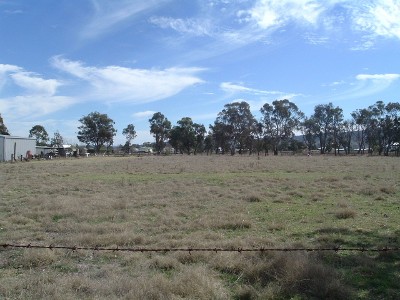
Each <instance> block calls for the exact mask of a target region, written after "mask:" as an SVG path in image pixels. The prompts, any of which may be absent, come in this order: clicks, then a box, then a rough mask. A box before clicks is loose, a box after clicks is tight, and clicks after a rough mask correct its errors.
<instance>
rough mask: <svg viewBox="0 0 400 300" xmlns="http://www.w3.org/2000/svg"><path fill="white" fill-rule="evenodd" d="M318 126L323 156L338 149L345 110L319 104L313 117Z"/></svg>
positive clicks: (317, 130)
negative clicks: (333, 149)
mask: <svg viewBox="0 0 400 300" xmlns="http://www.w3.org/2000/svg"><path fill="white" fill-rule="evenodd" d="M311 118H312V119H313V120H314V122H315V125H316V128H315V129H316V135H317V137H318V139H319V146H320V152H321V154H324V153H325V152H327V151H330V150H331V149H332V147H334V148H335V154H336V149H337V147H338V133H339V129H340V127H341V122H342V121H343V110H342V109H341V108H340V107H338V106H337V107H334V106H333V104H332V103H329V104H319V105H317V106H315V108H314V114H313V115H312V116H311Z"/></svg>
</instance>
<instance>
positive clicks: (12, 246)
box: [0, 243, 400, 253]
mask: <svg viewBox="0 0 400 300" xmlns="http://www.w3.org/2000/svg"><path fill="white" fill-rule="evenodd" d="M0 247H2V248H4V249H17V248H25V249H50V250H53V249H64V250H72V251H77V250H89V251H113V252H116V251H120V252H142V253H143V252H189V253H190V252H216V253H217V252H238V253H242V252H267V251H271V252H273V251H275V252H295V251H307V252H318V251H334V252H339V251H340V252H342V251H357V252H387V251H400V247H381V248H379V247H370V248H366V247H340V246H337V247H324V248H301V247H300V248H264V247H261V248H241V247H238V248H219V247H215V248H209V247H207V248H190V247H189V248H140V247H138V248H120V247H100V246H94V247H89V246H87V247H86V246H60V245H47V246H46V245H34V244H8V243H5V244H0Z"/></svg>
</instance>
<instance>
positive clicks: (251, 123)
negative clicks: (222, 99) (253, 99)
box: [211, 101, 256, 155]
mask: <svg viewBox="0 0 400 300" xmlns="http://www.w3.org/2000/svg"><path fill="white" fill-rule="evenodd" d="M255 124H256V120H255V118H254V116H253V114H252V113H251V111H250V105H249V104H248V103H247V102H245V101H242V102H233V103H229V104H226V105H225V106H224V109H223V110H222V111H221V112H219V113H218V116H217V119H216V120H215V122H214V126H211V129H212V130H213V131H214V133H215V134H216V136H218V139H219V142H217V144H220V145H221V146H222V147H226V146H227V145H226V142H228V144H229V148H230V151H231V154H232V155H233V154H235V151H236V149H238V150H239V153H242V152H243V150H244V149H245V147H246V145H248V142H249V137H250V136H251V135H252V134H253V132H254V130H255ZM226 139H228V141H226Z"/></svg>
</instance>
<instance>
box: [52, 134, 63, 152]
mask: <svg viewBox="0 0 400 300" xmlns="http://www.w3.org/2000/svg"><path fill="white" fill-rule="evenodd" d="M50 144H51V146H53V147H57V148H60V147H62V146H63V145H64V138H63V137H62V135H61V134H60V132H58V130H57V131H56V132H54V136H53V138H52V139H51V140H50Z"/></svg>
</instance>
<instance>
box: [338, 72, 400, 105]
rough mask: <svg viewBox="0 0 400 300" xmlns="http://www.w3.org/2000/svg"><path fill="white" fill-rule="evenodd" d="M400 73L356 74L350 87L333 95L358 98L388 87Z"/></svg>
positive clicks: (343, 98) (344, 98)
mask: <svg viewBox="0 0 400 300" xmlns="http://www.w3.org/2000/svg"><path fill="white" fill-rule="evenodd" d="M399 78H400V74H358V75H356V76H355V79H356V82H355V83H352V84H351V86H352V88H351V89H349V90H345V91H343V92H340V93H338V94H336V95H335V96H334V98H335V99H336V100H348V99H360V98H363V97H368V96H371V95H374V94H377V93H380V92H383V91H384V90H386V89H388V88H390V87H391V86H392V84H393V83H394V82H395V81H396V80H398V79H399Z"/></svg>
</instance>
